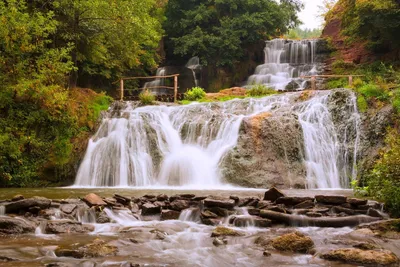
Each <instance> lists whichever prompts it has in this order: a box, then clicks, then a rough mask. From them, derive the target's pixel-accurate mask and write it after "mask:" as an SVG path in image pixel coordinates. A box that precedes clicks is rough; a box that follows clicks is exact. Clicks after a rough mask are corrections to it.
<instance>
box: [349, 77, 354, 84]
mask: <svg viewBox="0 0 400 267" xmlns="http://www.w3.org/2000/svg"><path fill="white" fill-rule="evenodd" d="M352 86H353V76H351V75H350V76H349V87H352Z"/></svg>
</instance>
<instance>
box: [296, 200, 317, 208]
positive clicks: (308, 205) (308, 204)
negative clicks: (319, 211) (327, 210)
mask: <svg viewBox="0 0 400 267" xmlns="http://www.w3.org/2000/svg"><path fill="white" fill-rule="evenodd" d="M314 206H315V204H314V201H311V200H306V201H303V202H301V203H299V204H297V205H295V206H294V207H293V208H294V209H310V208H313V207H314Z"/></svg>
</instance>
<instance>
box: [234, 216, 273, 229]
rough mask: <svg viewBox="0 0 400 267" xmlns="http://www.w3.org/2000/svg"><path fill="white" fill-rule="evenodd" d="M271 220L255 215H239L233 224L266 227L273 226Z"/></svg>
mask: <svg viewBox="0 0 400 267" xmlns="http://www.w3.org/2000/svg"><path fill="white" fill-rule="evenodd" d="M271 224H272V223H271V221H270V220H268V219H263V218H260V217H255V216H238V217H236V218H235V219H234V220H233V225H235V226H236V227H247V226H255V227H261V228H266V227H270V226H271Z"/></svg>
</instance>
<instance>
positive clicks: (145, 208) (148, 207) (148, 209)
mask: <svg viewBox="0 0 400 267" xmlns="http://www.w3.org/2000/svg"><path fill="white" fill-rule="evenodd" d="M160 212H161V207H160V206H156V205H154V204H153V203H149V202H147V203H145V204H143V205H142V215H155V214H158V213H160Z"/></svg>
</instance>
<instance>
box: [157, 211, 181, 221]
mask: <svg viewBox="0 0 400 267" xmlns="http://www.w3.org/2000/svg"><path fill="white" fill-rule="evenodd" d="M180 214H181V212H180V211H176V210H162V211H161V216H160V220H161V221H166V220H178V219H179V215H180Z"/></svg>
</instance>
